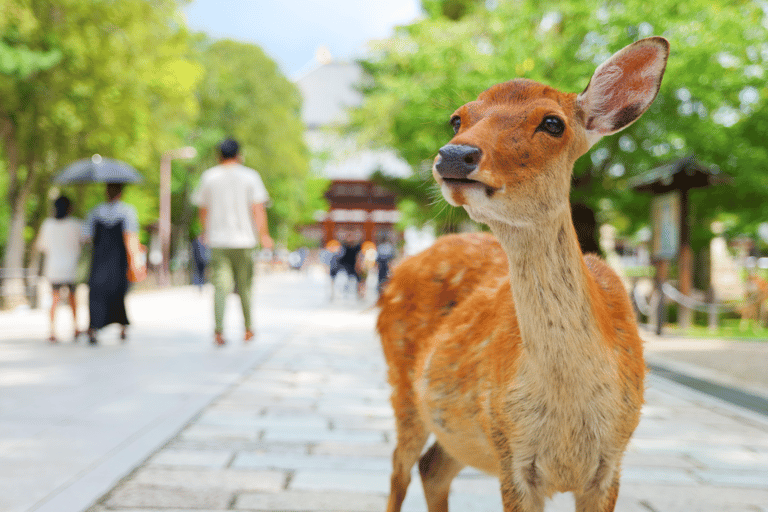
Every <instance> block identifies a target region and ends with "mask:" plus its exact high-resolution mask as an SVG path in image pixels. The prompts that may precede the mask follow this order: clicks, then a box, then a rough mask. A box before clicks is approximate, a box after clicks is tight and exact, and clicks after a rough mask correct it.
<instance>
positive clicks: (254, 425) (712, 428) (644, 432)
mask: <svg viewBox="0 0 768 512" xmlns="http://www.w3.org/2000/svg"><path fill="white" fill-rule="evenodd" d="M324 277H325V276H323V275H316V274H312V273H310V274H307V275H304V274H297V273H294V274H274V275H270V276H265V277H264V278H263V279H262V280H261V281H260V283H259V285H258V288H257V289H258V301H259V303H258V304H257V312H258V313H257V318H258V321H259V325H260V326H261V330H260V335H259V339H258V340H257V341H256V343H255V344H254V345H252V346H246V347H243V346H242V345H241V344H240V343H239V342H238V343H232V344H230V345H229V346H227V347H226V348H224V349H223V350H220V351H216V350H213V349H212V348H211V347H210V337H209V336H208V333H209V332H210V320H209V318H208V316H209V315H208V311H207V308H208V306H209V304H210V303H209V302H208V301H209V300H210V297H208V296H206V295H205V294H204V295H203V296H200V295H199V294H197V292H196V291H195V290H192V289H188V288H187V289H177V290H170V291H166V292H159V293H151V294H150V293H148V294H145V295H141V296H139V295H138V294H137V295H136V296H134V298H133V301H132V304H131V312H132V314H133V316H134V318H135V323H136V328H135V336H133V338H134V339H132V341H131V342H130V343H129V344H128V345H124V346H121V345H119V344H117V343H116V342H111V341H109V340H105V343H104V345H105V346H104V347H99V348H98V349H94V350H89V349H88V348H87V347H80V346H75V345H62V346H58V347H46V346H45V345H43V344H42V343H39V344H40V345H42V347H43V348H39V349H36V350H37V351H38V353H36V354H34V357H32V356H30V357H29V358H27V356H26V353H25V352H24V350H32V349H30V348H29V347H28V346H29V345H30V344H31V343H30V341H29V340H26V341H23V340H20V339H16V340H11V341H9V342H6V341H2V340H0V344H2V345H3V349H4V350H3V353H6V352H7V351H6V350H5V349H6V348H7V347H10V348H11V352H10V353H11V356H0V361H3V366H6V364H11V365H12V368H14V369H15V370H14V372H12V373H11V375H12V377H11V378H10V380H8V378H6V377H5V372H3V373H2V374H0V385H2V386H3V393H5V391H6V390H9V391H11V394H13V393H17V394H18V392H17V391H16V390H17V388H19V387H20V386H21V387H24V386H23V384H24V381H25V379H26V381H34V380H35V379H42V378H43V377H44V376H46V375H48V374H49V373H50V372H52V373H53V375H54V376H56V375H59V374H60V373H61V372H62V371H64V368H69V367H73V366H74V367H75V368H76V369H77V370H78V371H83V370H86V375H88V376H89V378H90V377H92V376H93V375H95V374H97V373H98V374H105V373H109V372H110V371H112V370H115V369H119V370H120V371H123V370H124V369H125V368H128V369H130V370H131V372H132V373H131V374H128V375H126V376H125V378H126V379H127V382H126V385H125V386H124V387H123V389H128V388H133V387H141V388H142V389H143V390H144V391H143V392H144V393H146V394H147V395H148V397H147V398H146V399H145V400H144V401H142V400H141V397H142V396H143V395H140V396H139V397H135V396H133V394H131V393H128V394H127V396H129V397H130V398H131V400H130V401H129V403H121V401H120V400H114V401H112V402H110V401H109V400H105V401H104V403H110V404H112V405H110V407H108V411H102V410H100V411H99V412H98V414H97V413H95V412H92V410H93V409H94V408H93V407H91V408H89V407H81V408H80V409H77V410H73V409H71V406H70V405H68V404H72V403H75V402H76V401H77V400H79V399H80V397H79V396H77V394H78V393H82V389H81V387H82V386H81V387H79V388H77V389H80V391H78V392H75V386H72V387H70V389H69V391H68V392H67V393H64V392H62V393H61V395H60V396H59V397H58V398H57V400H61V401H63V402H64V403H61V404H60V405H59V407H60V408H63V409H65V408H69V411H70V414H69V416H66V417H65V416H64V415H61V416H56V415H55V414H52V415H51V417H50V418H47V417H46V419H45V421H47V422H48V424H47V425H46V426H45V428H43V427H41V426H38V425H37V423H36V422H37V417H36V416H35V415H34V414H33V413H34V412H35V411H38V412H39V415H40V417H43V416H45V415H44V414H42V410H44V409H45V408H46V407H51V408H53V409H56V404H55V403H52V402H51V401H50V400H49V401H43V402H35V403H34V404H32V405H30V406H29V411H28V412H26V413H25V414H26V416H25V417H26V421H27V423H23V422H18V421H17V422H16V423H14V422H13V421H8V422H6V418H5V416H6V412H7V411H11V412H12V413H13V415H15V416H23V415H22V414H20V413H17V412H15V409H16V407H19V406H20V404H21V403H22V402H23V400H21V399H22V398H23V399H24V400H35V399H36V398H35V396H34V393H35V392H40V393H51V392H53V391H54V388H55V387H56V385H62V384H60V383H59V382H57V381H56V379H54V380H53V381H52V382H51V383H50V385H49V386H47V387H45V388H43V389H37V388H34V387H30V389H28V390H27V391H26V392H25V393H24V394H23V395H20V396H19V399H18V400H17V401H16V402H11V403H7V402H5V398H4V396H5V395H4V394H3V395H0V411H2V416H0V417H1V418H2V421H0V428H2V427H5V428H4V429H3V430H0V467H3V468H6V467H7V469H0V476H2V477H3V478H0V510H13V511H17V510H18V511H25V512H26V511H29V512H32V511H33V510H34V511H38V510H52V511H53V510H55V511H57V512H66V511H68V510H71V511H72V512H76V511H81V510H85V509H86V508H87V509H88V511H89V512H107V511H111V512H159V511H164V512H192V511H200V512H213V511H223V510H242V511H278V510H280V511H307V512H313V511H318V512H320V511H340V512H352V511H357V512H367V511H374V510H375V511H381V510H384V507H385V503H386V494H387V491H388V482H389V471H390V455H391V451H392V448H393V441H394V440H393V421H392V415H391V410H390V407H389V403H388V394H389V390H388V388H387V385H386V383H385V370H384V364H383V361H382V357H381V352H380V348H379V344H378V340H377V339H376V337H375V336H374V332H373V324H374V321H375V311H374V310H372V309H370V308H368V306H369V305H370V303H364V304H359V303H357V302H356V301H355V300H354V299H351V298H343V297H342V298H340V299H337V300H336V301H335V302H333V303H328V301H327V290H326V289H325V281H324ZM170 299H173V300H172V301H171V300H170ZM171 302H172V303H174V304H179V303H183V304H184V308H185V309H184V310H183V311H178V312H174V313H173V314H169V313H168V311H167V308H168V304H169V303H171ZM233 306H234V304H233ZM139 309H141V315H139V311H138V310H139ZM176 309H179V308H176ZM164 310H165V314H161V315H159V314H158V312H163V311H164ZM232 310H235V311H236V308H235V307H230V312H232ZM17 316H18V315H17ZM140 318H141V320H139V319H140ZM233 318H234V319H232V320H231V321H230V325H233V326H236V325H237V317H236V316H235V317H233ZM3 327H4V324H3V318H2V317H0V332H3ZM233 329H234V327H233ZM140 335H142V336H146V339H145V340H144V341H142V339H140V338H141V336H140ZM44 337H45V336H44V332H43V335H42V336H41V337H40V339H44ZM657 342H658V343H657ZM662 342H665V340H651V341H650V342H649V345H654V343H655V344H656V345H655V346H657V347H658V346H660V345H659V344H662ZM150 347H154V348H152V349H150ZM663 348H668V347H663ZM19 351H21V352H19ZM39 351H44V352H46V353H50V354H52V355H50V356H45V355H41V354H40V353H39ZM158 352H159V353H161V354H159V355H158V354H157V353H158ZM659 352H660V353H661V352H663V350H659ZM680 352H683V351H682V350H680ZM70 354H75V355H70ZM102 354H104V357H102ZM108 354H114V355H112V356H110V357H106V355H108ZM169 354H170V356H169ZM150 355H151V356H152V357H150ZM166 356H169V357H167V359H164V360H163V363H162V364H156V365H155V366H154V367H150V368H147V369H146V370H139V368H143V367H144V366H145V365H151V364H152V361H153V358H158V359H159V358H162V357H166ZM652 356H653V357H658V359H659V361H661V362H669V360H666V359H664V358H662V357H661V356H660V355H657V354H652ZM34 358H42V360H43V362H42V363H39V364H37V365H32V364H31V363H29V362H28V359H29V360H31V359H34ZM57 358H58V360H57ZM80 359H88V360H90V361H91V363H90V365H92V366H89V365H84V364H80V366H78V364H79V362H80ZM127 359H135V361H132V362H126V360H127ZM220 361H224V362H220ZM134 363H135V364H134ZM132 364H134V366H131V365H132ZM677 364H683V363H682V362H680V361H678V362H677ZM685 364H687V365H689V367H693V365H692V363H691V362H687V363H685ZM697 368H700V367H698V366H697ZM763 368H765V367H763ZM702 371H704V372H706V371H713V370H702ZM168 373H170V374H171V375H172V377H169V376H168V375H167V374H168ZM123 378H124V377H123V376H122V375H121V376H119V378H118V380H121V379H123ZM59 379H60V378H59ZM145 379H148V381H146V380H145ZM206 379H207V380H206ZM60 380H61V379H60ZM83 380H85V378H84V379H83ZM211 380H216V381H217V382H216V384H211V382H210V381H211ZM97 382H100V381H97ZM104 382H105V383H107V380H106V379H105V381H104ZM187 388H191V390H188V389H187ZM197 388H205V392H202V391H201V390H199V389H197ZM196 390H197V391H196ZM185 391H186V393H187V394H189V395H196V394H199V395H200V396H198V400H197V401H194V400H186V405H187V406H188V407H187V408H186V409H185V410H184V411H183V413H182V412H179V413H176V409H172V407H171V406H169V405H168V403H171V404H174V406H176V407H177V408H179V407H180V406H178V405H176V404H179V403H185V400H184V399H182V398H181V395H183V394H184V393H183V392H185ZM174 393H175V394H174ZM163 394H169V395H171V398H168V402H165V401H163V400H160V399H159V397H158V395H163ZM646 400H647V404H646V406H645V409H644V414H643V419H642V421H641V424H640V426H639V428H638V430H637V432H636V434H635V436H634V438H633V441H632V443H631V446H630V450H629V452H628V453H627V456H626V459H625V467H624V474H623V478H622V490H621V493H620V498H619V504H618V506H617V510H621V511H627V512H634V511H642V512H648V511H659V512H661V511H678V510H685V511H722V512H735V511H750V512H768V418H766V417H765V416H761V415H758V414H755V413H752V412H750V411H746V410H743V409H740V408H737V407H734V406H732V405H730V404H728V403H725V402H722V401H719V400H717V399H715V398H712V397H709V396H707V395H704V394H701V393H698V392H696V391H693V390H690V389H688V388H686V387H683V386H680V385H678V384H675V383H673V382H670V381H668V380H665V379H663V378H660V377H658V376H655V375H650V376H649V378H648V391H647V394H646ZM150 405H151V406H152V407H150V408H151V409H153V410H157V409H159V410H162V411H163V412H164V413H166V414H165V415H163V414H162V413H155V419H154V421H156V422H160V423H162V421H164V420H166V421H167V420H168V417H173V418H174V419H175V420H176V422H175V424H173V425H168V427H167V428H166V429H165V430H163V432H162V433H158V435H156V436H154V438H153V441H154V442H152V443H150V442H146V443H143V444H142V445H141V446H136V447H133V446H132V445H131V442H130V440H127V441H126V440H123V441H122V443H123V444H122V445H120V446H122V447H123V450H122V451H124V452H130V454H131V457H129V458H130V459H131V460H130V463H129V464H126V463H125V462H124V461H122V460H117V461H114V460H113V459H120V457H114V456H110V454H112V453H114V452H115V450H117V451H120V447H119V446H118V447H116V448H112V450H113V451H111V452H110V451H108V452H107V454H106V455H105V454H102V455H101V456H100V458H96V459H95V460H91V461H90V465H88V464H87V463H84V462H80V459H86V458H87V457H86V456H84V455H83V454H81V453H80V452H79V451H78V450H79V449H80V445H77V446H72V447H70V448H68V449H66V450H65V449H64V447H63V446H61V445H59V446H53V445H54V444H55V443H56V441H57V439H46V441H47V444H46V443H40V444H39V445H38V441H39V439H37V437H36V436H35V435H32V434H29V435H28V436H27V437H23V436H22V434H21V430H22V428H23V427H25V426H28V427H29V428H31V429H33V430H35V429H39V430H41V431H42V432H45V431H57V432H58V434H59V437H58V442H59V443H65V442H66V443H68V442H70V441H69V440H71V439H80V442H81V443H82V444H87V442H86V441H87V438H86V437H84V436H83V437H78V435H79V434H77V433H75V432H73V429H70V430H66V429H64V430H62V427H64V426H67V425H68V424H69V423H72V424H77V426H78V428H79V429H80V431H81V432H85V431H89V432H90V434H91V436H92V438H91V439H92V441H93V443H94V444H99V442H100V439H101V437H102V436H106V435H107V434H106V433H105V432H104V430H105V427H107V428H109V429H117V428H118V426H119V425H120V423H121V422H126V423H131V424H134V423H137V422H135V421H134V418H133V417H134V416H142V412H141V409H142V407H145V406H147V407H149V406H150ZM195 407H197V409H196V410H194V411H192V409H194V408H195ZM23 410H27V409H23ZM80 411H85V413H86V416H89V415H90V417H86V418H82V421H81V418H80V414H79V412H80ZM107 414H109V415H111V416H110V418H112V417H114V421H112V422H110V423H106V420H105V419H104V417H105V415H107ZM41 421H42V420H41ZM143 421H144V422H147V421H152V420H151V419H149V418H144V419H143ZM56 422H59V423H62V424H63V425H60V424H58V423H56ZM68 422H69V423H68ZM139 423H140V422H139ZM11 427H14V428H16V429H17V431H13V429H11ZM134 429H135V428H134ZM128 430H130V429H128ZM163 435H165V437H164V438H163ZM134 436H136V434H134ZM160 438H162V440H161V439H160ZM19 439H23V440H24V442H23V443H21V444H19V441H18V440H19ZM113 443H114V441H113ZM45 450H54V451H56V452H57V457H58V458H59V459H61V462H62V464H65V463H67V461H68V460H69V464H70V466H71V471H70V472H69V473H68V474H66V476H67V478H68V479H63V480H65V481H64V483H59V485H58V487H55V488H53V490H50V489H49V491H48V494H47V495H45V496H44V497H43V498H39V499H38V500H37V501H35V502H33V503H31V504H30V503H29V501H28V502H26V503H25V504H26V505H29V506H27V508H24V506H23V505H19V504H18V503H16V504H14V505H15V508H13V507H11V508H5V506H4V504H5V502H4V501H3V500H4V499H6V498H4V496H6V493H7V492H8V491H9V490H10V491H13V489H14V488H15V487H17V486H23V485H24V482H33V481H34V480H35V475H32V474H31V473H33V471H32V470H33V466H34V465H35V464H37V466H38V467H39V469H40V470H41V472H45V471H42V470H43V469H45V468H42V467H40V465H41V464H42V463H43V462H45V460H46V459H45V457H44V452H45ZM27 454H29V455H28V456H27ZM77 456H80V458H78V457H77ZM14 457H15V458H14ZM68 458H70V459H68ZM92 459H93V457H92ZM9 464H13V465H14V466H9ZM111 465H116V466H119V468H117V469H112V470H111V474H112V477H111V478H112V482H113V485H109V486H107V487H106V488H105V485H104V482H102V483H101V486H98V485H91V484H89V483H88V482H86V483H85V484H83V483H82V482H83V480H86V481H87V480H88V479H89V478H91V479H94V478H95V474H96V473H98V469H99V468H101V470H104V471H109V470H110V466H111ZM17 468H20V469H17ZM25 468H27V469H25ZM134 468H135V469H134ZM52 472H53V471H52ZM120 472H122V475H126V476H125V477H124V478H122V480H120V481H119V482H117V483H116V485H114V480H115V477H117V478H119V476H118V473H120ZM8 475H17V476H18V478H17V479H16V480H14V481H13V482H11V483H10V484H8V483H6V480H5V477H6V476H8ZM122 475H120V476H122ZM38 480H41V479H38ZM50 487H51V486H49V488H50ZM27 489H29V486H28V487H27ZM99 489H102V490H101V492H98V491H99ZM78 493H79V494H78ZM11 494H13V492H11ZM39 494H42V493H39ZM57 496H58V497H61V496H67V497H68V499H62V498H59V499H58V500H57ZM76 497H79V499H75V498H76ZM46 500H47V501H46ZM88 500H90V501H88ZM94 501H96V503H95V504H94V505H93V506H92V507H90V508H88V506H87V505H86V506H81V505H82V503H83V502H87V503H93V502H94ZM450 503H451V507H452V509H453V510H454V511H458V510H463V511H470V512H471V511H486V510H488V511H501V510H502V506H501V502H500V498H499V491H498V484H497V482H496V480H495V479H493V478H490V477H487V476H484V475H482V474H480V473H478V472H476V471H473V470H471V469H467V470H465V471H464V472H462V474H461V475H460V476H459V477H458V478H457V479H456V480H455V482H454V485H453V488H452V495H451V501H450ZM51 504H54V505H56V506H57V507H58V508H52V507H51ZM77 506H80V508H76V507H77ZM423 510H425V506H424V500H423V496H421V489H420V484H419V482H418V477H415V478H414V482H413V483H412V485H411V487H410V489H409V495H408V497H407V499H406V503H405V507H404V511H405V512H415V511H423ZM547 510H548V511H550V512H555V511H557V512H559V511H566V510H573V503H572V499H571V498H570V497H569V496H567V495H562V496H557V497H556V498H555V500H553V501H552V502H551V503H550V504H549V505H548V507H547Z"/></svg>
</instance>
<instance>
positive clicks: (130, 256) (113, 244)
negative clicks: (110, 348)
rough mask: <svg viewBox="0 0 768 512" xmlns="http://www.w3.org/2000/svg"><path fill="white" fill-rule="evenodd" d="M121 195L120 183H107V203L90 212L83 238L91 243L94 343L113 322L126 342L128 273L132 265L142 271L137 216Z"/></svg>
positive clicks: (91, 330) (91, 335)
mask: <svg viewBox="0 0 768 512" xmlns="http://www.w3.org/2000/svg"><path fill="white" fill-rule="evenodd" d="M122 192H123V185H122V184H121V183H109V184H107V199H108V200H107V202H105V203H102V204H100V205H98V206H96V207H95V208H94V209H93V210H91V211H90V212H89V213H88V216H87V218H86V221H85V225H84V227H83V237H84V238H86V239H90V240H91V241H92V257H91V272H90V275H89V278H88V286H89V288H90V291H89V294H88V309H89V312H90V323H89V325H88V338H89V341H90V343H91V344H96V343H97V334H98V331H99V329H101V328H102V327H104V326H106V325H109V324H112V323H117V324H120V326H121V330H120V339H122V340H125V339H126V328H127V326H128V324H129V323H130V322H129V321H128V314H127V312H126V310H125V295H126V293H127V292H128V278H127V271H128V267H129V265H130V266H131V267H132V269H133V271H134V272H135V273H136V274H140V273H141V272H142V269H143V266H142V265H141V264H140V262H139V261H138V246H139V244H138V227H139V226H138V217H137V215H136V210H135V208H134V207H133V206H131V205H129V204H126V203H124V202H122V201H120V198H121V196H122Z"/></svg>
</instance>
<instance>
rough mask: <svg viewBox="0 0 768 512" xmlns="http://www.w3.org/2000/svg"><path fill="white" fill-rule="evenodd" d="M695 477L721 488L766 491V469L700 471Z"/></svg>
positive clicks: (767, 472)
mask: <svg viewBox="0 0 768 512" xmlns="http://www.w3.org/2000/svg"><path fill="white" fill-rule="evenodd" d="M696 475H697V476H698V477H699V478H700V479H701V480H702V481H704V482H706V483H710V484H715V485H719V486H723V487H752V488H755V489H768V468H763V469H762V471H734V470H732V469H731V470H701V471H697V472H696Z"/></svg>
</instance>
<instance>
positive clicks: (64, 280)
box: [35, 196, 82, 343]
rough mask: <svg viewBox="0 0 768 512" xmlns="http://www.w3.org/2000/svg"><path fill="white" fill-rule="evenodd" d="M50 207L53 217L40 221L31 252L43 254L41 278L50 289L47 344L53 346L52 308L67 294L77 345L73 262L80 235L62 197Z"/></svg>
mask: <svg viewBox="0 0 768 512" xmlns="http://www.w3.org/2000/svg"><path fill="white" fill-rule="evenodd" d="M53 205H54V209H55V212H54V216H53V217H49V218H47V219H45V220H44V221H43V224H42V225H41V226H40V232H39V234H38V236H37V240H36V241H35V250H36V251H37V252H38V253H40V254H43V256H44V262H43V276H45V278H46V279H47V280H48V282H50V283H51V287H52V288H53V292H52V302H51V311H50V317H51V333H50V336H49V338H48V340H49V341H50V342H51V343H56V342H57V341H58V339H57V338H56V308H57V307H58V305H59V300H60V292H61V289H62V288H64V289H66V290H67V292H68V299H69V306H70V307H71V308H72V319H73V321H74V325H75V334H74V339H75V341H77V338H78V336H80V330H79V329H78V323H77V295H76V293H75V292H76V291H77V262H78V260H79V259H80V248H81V245H80V231H81V229H82V223H81V222H80V220H79V219H76V218H73V217H72V216H71V213H72V203H71V202H70V200H69V198H68V197H66V196H59V198H58V199H56V201H54V203H53Z"/></svg>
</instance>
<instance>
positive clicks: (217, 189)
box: [192, 139, 274, 345]
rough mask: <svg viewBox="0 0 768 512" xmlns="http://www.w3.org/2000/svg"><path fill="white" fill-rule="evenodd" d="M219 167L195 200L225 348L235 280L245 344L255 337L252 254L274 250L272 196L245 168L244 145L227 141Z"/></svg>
mask: <svg viewBox="0 0 768 512" xmlns="http://www.w3.org/2000/svg"><path fill="white" fill-rule="evenodd" d="M219 154H220V158H219V165H217V166H215V167H212V168H210V169H208V170H207V171H205V172H204V173H203V175H202V177H201V178H200V184H199V185H198V187H197V189H196V190H195V192H194V193H193V195H192V202H193V203H194V204H195V205H196V206H197V207H198V212H199V216H200V222H201V224H202V226H203V233H202V237H203V241H204V243H205V244H206V245H207V246H208V247H209V248H210V262H209V265H210V269H211V275H210V277H211V283H213V286H214V301H213V302H214V308H213V311H214V320H215V324H216V325H215V331H214V341H215V343H216V344H217V345H223V344H224V343H225V341H224V334H223V329H224V312H225V307H226V302H227V296H228V295H229V293H230V291H231V290H232V285H233V280H234V283H235V284H236V289H237V293H238V295H239V296H240V304H241V306H242V310H243V320H244V323H245V341H249V340H250V339H252V338H253V336H254V329H253V325H252V321H251V318H252V315H251V288H252V286H253V266H254V262H253V250H254V248H255V247H256V243H257V239H256V236H257V234H258V237H259V239H258V241H260V242H261V245H262V246H263V247H265V248H267V249H271V248H272V246H273V245H274V244H273V242H272V238H271V237H270V236H269V230H268V228H267V210H266V208H265V206H264V205H265V203H266V202H267V201H268V200H269V194H268V193H267V189H266V188H265V187H264V183H263V182H262V181H261V177H260V176H259V173H258V172H256V171H255V170H253V169H251V168H249V167H246V166H244V165H243V164H242V159H241V157H240V145H239V144H238V143H237V141H235V140H234V139H226V140H225V141H223V142H222V143H221V144H220V145H219Z"/></svg>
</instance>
